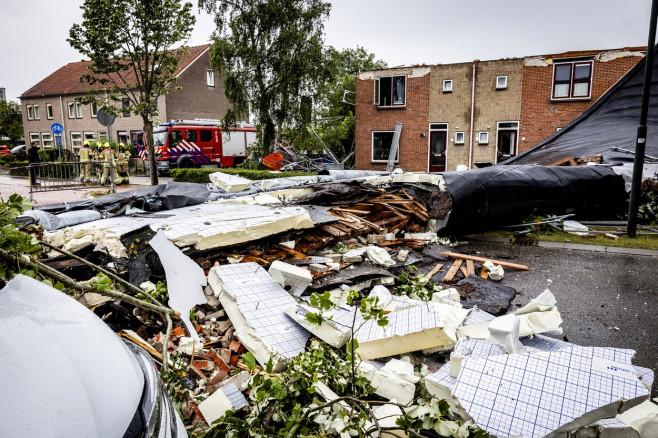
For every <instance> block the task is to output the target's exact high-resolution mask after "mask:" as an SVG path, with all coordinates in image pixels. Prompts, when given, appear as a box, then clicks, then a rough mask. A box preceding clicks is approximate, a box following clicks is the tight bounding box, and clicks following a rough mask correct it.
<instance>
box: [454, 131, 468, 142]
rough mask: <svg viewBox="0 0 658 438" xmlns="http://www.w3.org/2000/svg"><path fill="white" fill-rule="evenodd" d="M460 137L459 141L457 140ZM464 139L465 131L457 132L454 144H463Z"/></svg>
mask: <svg viewBox="0 0 658 438" xmlns="http://www.w3.org/2000/svg"><path fill="white" fill-rule="evenodd" d="M460 135H461V137H462V138H461V140H460V139H459V136H460ZM465 139H466V132H465V131H457V132H455V144H464V143H465Z"/></svg>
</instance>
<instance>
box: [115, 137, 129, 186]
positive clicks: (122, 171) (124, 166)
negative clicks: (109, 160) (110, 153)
mask: <svg viewBox="0 0 658 438" xmlns="http://www.w3.org/2000/svg"><path fill="white" fill-rule="evenodd" d="M117 158H118V163H119V166H118V170H119V177H120V178H121V183H122V184H130V169H129V166H128V160H129V159H130V152H128V151H126V149H125V145H124V144H123V143H119V154H118V157H117Z"/></svg>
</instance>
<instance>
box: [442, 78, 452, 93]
mask: <svg viewBox="0 0 658 438" xmlns="http://www.w3.org/2000/svg"><path fill="white" fill-rule="evenodd" d="M453 85H454V84H453V81H452V79H444V80H443V87H442V90H443V92H444V93H452V87H453Z"/></svg>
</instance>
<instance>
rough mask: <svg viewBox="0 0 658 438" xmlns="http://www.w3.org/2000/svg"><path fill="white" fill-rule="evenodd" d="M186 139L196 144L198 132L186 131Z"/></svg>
mask: <svg viewBox="0 0 658 438" xmlns="http://www.w3.org/2000/svg"><path fill="white" fill-rule="evenodd" d="M185 138H186V139H187V141H189V142H191V143H194V142H196V131H189V130H188V131H185Z"/></svg>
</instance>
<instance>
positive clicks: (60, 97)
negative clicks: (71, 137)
mask: <svg viewBox="0 0 658 438" xmlns="http://www.w3.org/2000/svg"><path fill="white" fill-rule="evenodd" d="M59 114H60V115H61V116H62V126H63V127H64V132H62V148H63V149H68V147H67V146H66V136H67V135H68V130H67V129H66V123H65V122H64V120H65V119H66V117H64V101H63V100H62V95H61V94H60V95H59ZM71 151H73V149H71Z"/></svg>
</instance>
